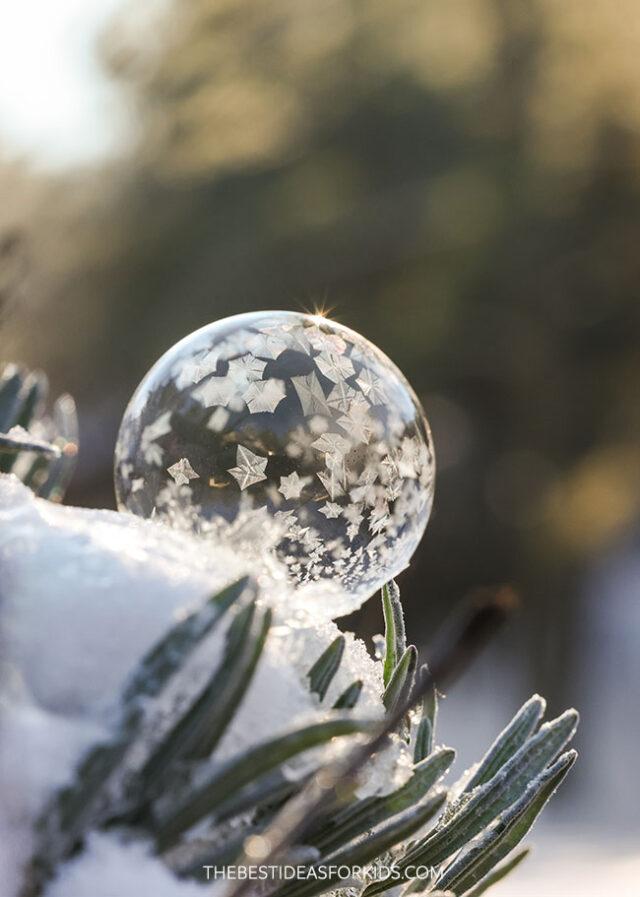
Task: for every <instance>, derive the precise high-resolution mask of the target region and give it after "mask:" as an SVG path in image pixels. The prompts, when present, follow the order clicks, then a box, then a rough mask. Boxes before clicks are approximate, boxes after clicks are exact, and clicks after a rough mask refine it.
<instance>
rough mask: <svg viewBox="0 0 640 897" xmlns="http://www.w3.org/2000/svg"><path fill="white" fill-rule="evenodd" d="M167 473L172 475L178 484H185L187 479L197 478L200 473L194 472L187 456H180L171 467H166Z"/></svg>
mask: <svg viewBox="0 0 640 897" xmlns="http://www.w3.org/2000/svg"><path fill="white" fill-rule="evenodd" d="M167 473H168V474H169V475H170V476H172V477H173V479H174V480H175V481H176V483H177V484H178V486H184V485H186V484H187V483H188V482H189V480H197V479H199V478H200V474H199V473H196V472H195V470H194V469H193V467H192V466H191V464H189V461H188V459H187V458H180V460H179V461H176V463H175V464H172V465H171V467H167Z"/></svg>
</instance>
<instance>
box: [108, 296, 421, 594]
mask: <svg viewBox="0 0 640 897" xmlns="http://www.w3.org/2000/svg"><path fill="white" fill-rule="evenodd" d="M433 479H434V457H433V448H432V444H431V437H430V434H429V428H428V425H427V422H426V420H425V418H424V414H423V412H422V409H421V407H420V403H419V401H418V399H417V398H416V396H415V394H414V393H413V391H412V390H411V387H410V386H409V384H408V383H407V381H406V380H405V378H404V377H403V376H402V374H401V373H400V371H399V370H398V369H397V368H396V367H395V365H394V364H393V363H392V362H391V361H390V360H389V359H388V358H387V357H386V356H385V355H384V354H383V353H382V352H381V351H380V350H379V349H377V348H376V347H375V346H374V345H373V344H372V343H370V342H368V341H367V340H366V339H364V337H362V336H360V335H359V334H357V333H354V332H353V331H351V330H348V329H347V328H345V327H342V326H340V325H338V324H336V323H334V322H331V321H328V320H325V319H323V318H321V317H318V316H311V315H302V314H297V313H293V312H262V313H254V314H249V315H239V316H236V317H233V318H227V319H225V320H223V321H218V322H216V323H214V324H211V325H209V326H207V327H204V328H202V330H199V331H196V332H195V333H193V334H191V335H190V336H188V337H186V338H185V339H184V340H182V341H181V342H179V343H178V344H177V345H176V346H174V347H173V348H172V349H170V350H169V351H168V352H167V353H166V354H165V355H164V356H163V357H162V358H161V359H160V360H159V361H158V363H157V364H156V365H155V366H154V367H153V368H152V369H151V371H150V372H149V373H148V374H147V376H146V377H145V378H144V380H143V381H142V383H141V384H140V387H139V388H138V390H137V392H136V394H135V395H134V397H133V399H132V400H131V403H130V405H129V407H128V409H127V411H126V413H125V416H124V419H123V422H122V426H121V429H120V434H119V438H118V444H117V448H116V491H117V496H118V502H119V506H120V507H121V508H123V509H124V508H126V509H128V510H129V511H132V512H133V513H134V514H137V515H140V516H142V517H150V516H152V515H153V516H155V517H160V518H164V519H165V520H167V521H169V522H170V523H171V524H172V525H175V526H179V527H182V528H187V529H192V530H195V531H197V532H198V533H199V534H200V535H201V536H203V537H205V538H207V537H210V538H213V539H214V540H217V541H219V540H220V539H221V538H224V537H225V536H224V533H225V529H226V528H228V525H229V524H232V525H235V526H236V529H237V530H239V529H241V528H251V527H252V526H253V528H254V532H255V535H256V538H257V539H258V543H260V544H259V545H258V549H259V550H263V551H264V550H265V548H266V547H267V546H268V547H272V548H273V549H274V550H275V553H276V555H277V557H278V558H279V560H280V562H281V563H282V564H283V565H284V567H285V568H286V570H287V572H288V575H289V576H290V578H291V579H292V580H293V581H295V582H299V583H303V584H306V583H312V582H316V581H321V580H326V581H337V582H339V584H340V589H341V590H342V591H343V592H344V593H345V594H348V595H350V596H351V599H350V602H346V601H343V604H344V605H345V607H344V610H343V611H342V612H346V611H347V610H351V609H353V608H355V607H357V606H358V605H359V604H360V603H361V602H362V600H363V599H364V598H366V597H368V595H370V594H371V593H372V592H373V591H374V590H375V589H376V588H377V587H379V586H380V585H382V583H384V582H385V581H387V580H388V579H389V578H391V577H392V576H394V575H395V574H397V573H398V572H399V571H400V570H402V569H403V568H404V567H405V566H406V565H407V564H408V562H409V559H410V557H411V555H412V553H413V551H414V550H415V548H416V546H417V544H418V542H419V541H420V538H421V537H422V534H423V532H424V528H425V526H426V523H427V520H428V518H429V513H430V510H431V502H432V497H433ZM260 511H264V512H266V516H264V515H263V517H262V518H261V519H262V523H263V524H264V526H263V529H262V530H261V529H260V527H255V525H254V524H255V520H254V515H255V513H256V512H260ZM267 524H268V525H267ZM255 548H256V546H254V549H255ZM347 604H348V605H349V606H347Z"/></svg>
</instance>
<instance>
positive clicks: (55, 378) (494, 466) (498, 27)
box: [0, 0, 640, 897]
mask: <svg viewBox="0 0 640 897" xmlns="http://www.w3.org/2000/svg"><path fill="white" fill-rule="evenodd" d="M639 300H640V10H639V9H638V6H637V4H636V2H635V0H618V2H617V3H614V4H612V3H610V2H608V0H586V2H585V0H582V2H577V0H564V2H563V3H558V2H554V0H446V2H442V0H394V2H390V0H271V2H269V3H265V2H264V0H189V2H187V0H138V2H135V3H134V2H133V0H92V2H91V3H90V4H87V3H86V2H83V0H48V2H47V0H22V2H21V3H20V4H12V5H11V6H7V7H6V8H5V9H3V26H2V30H1V31H0V325H1V331H0V333H1V336H0V339H1V346H0V349H1V352H0V355H1V357H2V358H3V359H5V360H13V361H22V362H25V363H26V364H28V365H30V366H33V367H39V368H43V369H44V370H45V371H46V372H47V373H48V375H49V377H50V379H51V381H52V387H53V388H54V389H55V390H56V391H57V392H60V391H69V392H71V393H72V394H73V395H74V396H75V397H76V399H77V401H78V405H79V415H80V426H81V451H80V462H79V467H78V470H77V473H76V476H75V478H74V481H73V484H72V487H71V489H70V491H69V493H68V496H67V500H68V501H69V502H72V503H76V504H83V505H90V506H101V507H112V506H113V501H114V499H113V487H112V477H111V459H112V453H113V446H114V442H115V436H116V431H117V427H118V424H119V419H120V417H121V415H122V412H123V410H124V407H125V404H126V402H127V400H128V398H129V396H130V395H131V393H132V392H133V390H134V388H135V386H136V385H137V383H138V382H139V380H140V379H141V377H142V376H143V374H144V373H145V372H146V370H147V369H148V368H149V367H150V366H151V364H152V363H153V362H154V361H155V359H156V358H157V357H158V356H159V355H160V354H161V353H162V352H163V351H164V350H165V349H166V348H168V347H169V346H170V345H172V344H173V343H174V342H176V341H177V340H178V339H179V338H180V337H182V336H183V335H185V334H186V333H188V332H190V331H191V330H193V329H195V328H197V327H199V326H201V325H203V324H205V323H208V322H209V321H212V320H215V319H217V318H221V317H224V316H226V315H229V314H233V313H237V312H243V311H250V310H254V309H263V308H285V309H294V310H316V309H326V310H327V311H328V312H329V313H330V315H331V316H333V317H334V318H336V319H337V320H339V321H341V322H342V323H344V324H347V325H348V326H350V327H353V328H355V329H356V330H359V331H361V332H362V333H363V334H364V335H365V336H367V337H368V338H369V339H371V340H373V341H374V342H375V343H377V344H378V345H379V346H380V347H381V348H382V349H383V350H384V351H385V352H386V353H387V354H388V355H390V356H391V357H392V358H393V359H394V360H395V361H396V363H397V364H398V365H399V366H400V367H401V368H402V369H403V371H404V372H405V374H406V375H407V377H408V378H409V380H410V381H411V382H412V384H413V385H414V387H415V388H416V390H417V392H418V393H419V395H420V396H421V398H422V401H423V404H424V406H425V409H426V411H427V415H428V417H429V420H430V422H431V425H432V428H433V433H434V439H435V444H436V451H437V457H438V464H439V470H438V477H437V488H436V504H435V511H434V514H433V517H432V520H431V523H430V524H429V527H428V530H427V534H426V536H425V539H424V541H423V544H422V546H421V548H420V550H419V552H418V554H417V555H416V557H415V560H414V563H413V564H412V567H411V569H410V570H408V571H407V572H405V573H404V574H402V577H401V579H400V584H401V586H402V589H403V595H404V598H405V603H406V607H407V617H408V627H409V630H410V632H411V634H412V635H413V638H414V639H416V640H417V641H418V643H419V644H422V645H426V644H428V642H429V639H430V637H431V635H432V633H433V631H434V630H435V628H436V627H437V626H438V625H439V624H440V622H441V621H442V619H443V618H444V617H446V614H447V613H448V611H449V610H450V608H451V607H452V606H453V604H454V603H455V602H456V601H457V600H458V599H460V598H464V597H467V596H469V595H473V594H474V592H475V590H477V589H479V588H482V587H486V586H491V587H493V586H501V585H503V584H509V586H510V587H511V588H513V589H514V590H515V591H516V592H517V594H518V595H519V597H520V599H521V608H520V611H519V613H518V614H517V616H516V617H515V618H514V619H513V621H512V622H511V623H510V624H509V625H508V627H507V628H506V629H505V630H504V631H503V633H502V634H501V635H500V636H499V637H498V638H497V639H496V641H495V642H494V644H493V645H492V647H491V648H490V649H489V650H488V651H487V652H486V653H485V654H484V656H483V657H482V658H481V659H480V660H479V661H477V662H476V663H475V664H474V666H473V667H472V668H471V669H470V670H469V671H468V672H467V673H466V674H465V675H464V676H463V677H462V679H461V680H460V681H459V683H458V684H457V685H456V686H455V687H454V688H453V689H452V699H451V700H450V701H445V702H444V704H443V708H442V713H441V724H442V727H441V736H442V738H443V739H445V740H447V741H449V742H453V743H455V744H456V745H457V744H459V743H461V744H462V752H461V759H460V764H459V769H462V768H464V765H465V764H467V763H470V762H471V761H472V760H473V759H474V758H476V757H477V756H478V754H480V753H481V752H482V751H483V750H484V749H485V748H486V746H487V745H488V744H489V742H490V741H491V740H492V738H493V736H494V734H495V732H496V731H497V729H499V728H500V727H501V726H502V725H503V724H505V723H506V722H507V720H508V718H509V717H510V715H511V713H512V712H513V711H515V710H516V708H517V707H518V706H519V704H520V703H521V702H522V701H523V700H524V699H525V698H526V697H528V695H529V694H530V693H531V692H532V691H534V690H536V691H539V692H541V693H542V694H544V695H546V696H547V697H548V699H549V704H550V711H551V712H552V713H556V712H559V711H560V710H562V709H563V708H564V707H565V706H567V705H568V704H574V705H576V706H577V707H578V708H579V709H580V710H581V712H582V715H583V722H582V727H581V730H580V733H579V737H578V747H579V749H580V751H581V754H582V757H581V761H580V763H579V764H578V766H577V768H576V771H575V774H574V775H572V777H571V778H570V781H569V782H568V783H567V784H566V785H565V786H564V788H563V792H562V793H561V795H559V797H558V799H557V800H556V802H555V804H554V805H552V806H551V807H550V808H549V810H548V812H547V814H546V819H545V820H544V821H543V822H542V823H541V825H540V826H539V827H538V828H537V830H536V833H535V834H534V838H533V840H534V841H536V842H538V843H539V844H540V846H541V850H540V851H539V855H537V856H536V857H535V858H534V859H530V860H528V861H527V864H526V866H527V868H526V869H525V868H523V870H522V871H520V873H519V874H518V875H516V877H515V878H514V879H513V881H509V882H507V883H505V884H503V885H501V886H499V888H497V889H496V894H497V895H499V894H500V893H501V894H503V895H507V894H512V895H514V897H525V895H526V897H543V895H544V897H555V895H560V894H563V895H572V894H576V895H577V894H579V895H580V897H590V895H592V894H593V895H595V894H596V893H597V894H598V895H600V894H601V893H602V891H601V890H600V888H601V886H602V884H603V882H604V883H605V884H606V885H607V887H606V891H607V892H608V893H613V891H614V890H615V892H616V894H617V895H627V894H628V895H631V894H632V893H633V894H635V893H637V891H636V890H635V889H634V883H635V887H637V882H638V880H640V811H639V809H638V808H639V807H640V776H638V774H637V766H636V758H637V756H638V753H639V751H640V719H639V714H638V703H639V702H638V694H639V692H640V650H639V649H640V351H639V350H640V301H639ZM350 622H352V623H353V624H354V625H355V626H356V627H357V629H358V630H359V631H360V632H361V633H362V634H364V635H371V634H373V633H374V632H376V631H378V630H379V629H380V627H381V620H380V614H379V608H378V606H377V604H376V603H375V602H372V603H371V607H367V608H365V609H364V610H363V611H362V612H360V613H359V614H358V615H357V617H356V619H355V620H353V621H350ZM559 835H560V837H558V836H559ZM614 884H615V886H616V887H615V889H614V887H613V885H614Z"/></svg>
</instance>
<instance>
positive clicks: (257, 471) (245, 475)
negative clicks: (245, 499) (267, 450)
mask: <svg viewBox="0 0 640 897" xmlns="http://www.w3.org/2000/svg"><path fill="white" fill-rule="evenodd" d="M268 460H269V459H268V458H264V457H262V455H256V454H255V452H252V451H251V450H250V449H248V448H246V447H245V446H244V445H239V446H238V451H237V454H236V464H237V465H238V466H237V467H231V468H229V470H228V473H230V474H231V476H232V477H235V479H236V480H237V481H238V485H239V486H240V488H241V489H247V488H248V487H249V486H253V484H254V483H259V482H260V480H266V479H267V476H266V474H265V472H264V469H265V467H266V466H267V461H268Z"/></svg>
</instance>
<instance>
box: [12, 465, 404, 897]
mask: <svg viewBox="0 0 640 897" xmlns="http://www.w3.org/2000/svg"><path fill="white" fill-rule="evenodd" d="M0 571H1V575H0V644H1V646H2V658H3V661H2V662H3V665H4V669H3V671H2V672H3V692H2V711H1V713H0V770H1V772H0V843H2V849H0V876H1V877H2V880H3V882H4V887H5V890H4V893H6V894H7V897H10V895H11V897H13V895H14V894H15V893H16V892H17V890H18V887H19V879H20V868H21V866H22V865H23V864H24V862H25V861H26V859H27V858H28V856H29V854H30V851H31V850H32V847H33V845H32V836H31V827H32V825H33V822H34V820H35V819H36V818H37V816H38V813H39V812H40V811H41V810H42V807H43V805H44V803H45V802H46V800H47V799H48V798H49V797H50V796H51V794H52V793H53V792H54V791H55V790H56V789H57V788H59V787H60V786H61V785H63V784H64V783H65V782H67V781H69V779H70V778H71V777H72V775H73V769H74V767H75V765H76V764H77V762H78V760H79V759H80V757H81V756H82V754H83V753H84V752H85V751H86V750H87V748H88V747H89V746H90V745H92V744H93V743H95V741H96V740H98V739H100V738H102V737H104V735H105V732H106V731H107V728H108V726H109V725H110V722H111V720H112V719H113V717H114V710H115V708H116V706H117V701H118V696H119V694H120V691H121V689H122V686H123V684H124V683H125V681H126V680H127V677H128V676H129V675H130V673H131V671H132V670H133V669H134V668H135V666H136V664H137V662H138V661H139V660H140V658H141V656H142V655H143V654H144V653H145V652H146V651H147V650H148V649H149V648H150V647H151V646H152V645H153V644H154V643H155V642H156V641H157V640H158V639H159V638H160V637H161V636H162V635H163V634H164V633H165V632H166V631H167V630H168V629H169V628H170V627H171V626H172V625H173V624H174V623H175V622H176V620H178V619H181V618H182V617H184V615H185V613H188V612H189V611H190V610H193V609H195V608H197V607H199V606H200V605H201V604H202V603H203V601H205V600H206V599H207V598H208V597H209V596H210V595H211V594H212V593H214V592H216V591H218V590H220V589H221V588H223V587H224V586H225V585H227V584H229V583H230V582H233V581H234V580H236V579H238V578H239V577H240V576H242V575H244V574H245V573H247V572H248V573H251V574H253V576H254V577H255V579H256V581H257V582H258V587H259V600H260V602H261V603H264V604H270V605H272V606H273V609H274V624H273V626H272V629H271V632H270V633H269V637H268V639H267V642H266V646H265V650H264V652H263V654H262V657H261V659H260V661H259V665H258V668H257V670H256V674H255V675H254V678H253V680H252V683H251V685H250V687H249V689H248V691H247V693H246V695H245V697H244V699H243V701H242V703H241V705H240V707H239V708H238V711H237V713H236V715H235V717H234V719H233V721H232V723H231V725H230V726H229V728H228V730H227V731H226V733H225V735H224V737H223V739H222V741H221V742H220V744H219V745H218V748H217V750H216V753H215V755H214V759H215V761H216V762H217V763H218V762H220V763H221V762H223V761H224V760H227V759H229V758H232V757H234V756H237V754H238V753H239V752H240V751H242V750H246V749H247V748H248V747H251V746H253V745H255V744H256V743H258V742H260V741H263V740H265V739H268V738H271V737H273V736H274V735H277V734H282V733H283V732H284V731H286V730H288V729H290V728H292V727H293V726H294V725H297V724H300V723H302V722H304V721H306V720H308V719H309V718H310V717H311V716H315V717H316V718H317V716H318V714H322V713H325V714H327V715H328V713H329V711H327V710H326V708H327V707H328V708H330V707H331V706H332V704H333V702H334V701H335V699H336V698H337V697H338V695H339V694H341V692H342V691H344V690H345V689H346V688H347V687H348V686H349V685H351V684H352V683H353V682H354V681H355V680H356V679H361V680H362V681H363V692H362V695H361V698H360V702H359V704H358V715H359V716H361V717H367V718H372V717H381V716H382V714H383V712H384V708H383V705H382V701H381V699H380V693H381V691H382V681H381V665H380V664H379V663H376V662H374V661H373V660H372V659H371V657H370V656H369V654H368V652H367V650H366V648H365V646H364V644H363V643H362V642H361V641H359V640H358V639H357V638H356V637H355V636H354V635H353V634H351V633H347V634H346V639H347V645H346V650H345V652H344V656H343V660H342V663H341V666H340V668H339V670H338V673H337V674H336V676H335V678H334V681H333V682H332V683H331V687H330V689H329V692H328V694H327V696H326V698H325V700H324V702H323V703H322V705H320V702H319V700H318V698H317V696H315V695H313V694H311V692H310V691H309V686H308V680H307V674H308V671H309V669H310V667H311V665H312V664H313V662H314V661H315V660H316V659H317V658H318V657H319V656H320V654H321V653H322V652H323V651H324V650H325V648H326V647H327V646H328V645H329V644H330V643H331V642H332V641H333V639H335V637H336V636H337V635H338V634H339V630H338V628H337V626H336V625H335V623H333V622H332V621H331V620H330V619H328V618H327V612H326V604H325V603H324V591H323V589H324V587H323V586H318V587H317V589H318V593H317V595H316V596H315V597H314V596H313V595H311V598H312V600H311V601H309V600H308V599H309V595H310V593H309V592H308V591H307V593H306V594H305V601H307V605H306V612H305V613H304V614H301V613H300V606H299V603H298V602H299V600H300V594H299V592H295V593H294V592H293V590H292V587H291V585H290V584H288V582H287V579H286V577H284V576H283V577H280V576H279V574H278V570H277V569H273V568H267V567H266V566H265V567H260V568H256V566H255V564H254V565H253V566H251V562H248V561H247V560H246V558H245V557H244V556H243V555H242V554H240V553H238V552H234V551H233V550H232V548H231V547H230V546H220V547H219V549H216V550H215V551H212V550H211V548H210V546H209V550H207V551H204V550H203V543H202V542H201V541H200V540H198V539H197V537H194V536H192V535H190V534H187V533H181V532H178V531H175V530H172V529H169V528H167V527H165V526H164V525H162V524H161V523H158V522H154V521H152V520H141V519H140V518H138V517H135V516H133V515H129V514H125V513H117V512H113V511H102V510H86V509H79V508H70V507H62V506H60V505H56V504H53V503H51V502H47V501H44V500H42V499H37V498H35V497H34V496H33V494H32V493H31V492H30V490H28V489H27V488H26V487H25V486H23V485H22V484H21V483H20V482H19V481H18V480H17V479H16V478H15V477H12V476H6V475H0ZM292 609H293V612H292ZM314 614H315V618H314ZM223 639H224V629H223V628H222V627H218V628H217V629H215V630H214V632H213V633H212V634H211V636H209V637H207V639H205V640H204V641H203V643H202V645H201V646H200V647H199V648H198V650H197V651H196V652H194V656H193V658H192V659H191V660H190V664H191V666H192V669H190V681H193V683H198V682H201V681H202V680H203V679H206V677H207V676H209V675H210V674H211V672H212V670H213V669H214V668H215V667H216V666H217V664H218V662H219V660H220V656H221V650H222V645H223ZM158 710H159V716H160V717H162V711H163V708H162V707H160V708H158ZM340 741H342V742H344V740H341V739H338V742H340ZM339 749H340V746H339V744H338V745H336V747H335V750H336V751H337V750H339ZM410 767H411V761H410V757H409V755H408V751H407V748H406V745H404V743H403V742H402V741H401V740H400V739H397V740H396V742H395V743H394V745H393V746H392V747H391V748H390V749H388V750H387V751H385V753H384V754H382V755H381V756H379V757H378V758H376V760H375V761H374V762H373V763H372V764H371V766H370V768H369V771H368V775H367V779H366V782H365V783H363V786H362V789H361V793H362V795H363V796H364V795H365V794H373V793H384V792H386V791H389V790H391V789H393V788H394V787H397V786H398V785H400V784H401V783H402V782H403V781H405V780H406V778H407V777H408V775H409V772H410ZM299 772H300V769H299V768H298V769H295V768H294V769H292V774H296V773H299ZM107 868H110V869H111V872H110V873H109V874H107V872H106V870H107ZM100 870H103V871H100ZM144 870H147V872H145V871H144ZM147 873H148V878H147ZM196 888H197V889H198V890H199V891H200V893H202V888H200V887H198V886H194V885H185V884H183V883H178V882H177V880H175V879H174V878H173V876H172V875H171V874H170V873H169V872H167V871H166V869H165V867H164V866H163V865H162V864H161V863H160V862H159V861H157V860H154V859H153V858H152V857H151V856H150V855H148V853H147V852H146V848H144V847H142V846H140V845H139V844H128V845H124V846H123V845H122V844H121V843H120V842H118V841H117V840H116V839H114V838H112V837H109V838H107V837H105V836H102V835H95V836H92V838H91V839H90V845H89V850H88V851H87V852H85V853H84V854H83V855H82V856H81V857H80V858H79V859H78V860H74V861H73V862H71V863H69V864H67V866H65V867H64V870H62V871H61V873H60V877H59V878H58V879H57V880H56V881H55V882H54V883H52V885H51V886H50V888H49V891H48V892H47V897H85V895H86V894H89V893H91V894H92V895H93V897H102V894H104V897H107V895H108V897H116V895H117V897H129V895H131V897H134V895H137V894H139V893H143V892H144V893H154V894H158V895H161V897H164V895H167V897H173V895H176V897H181V895H183V894H184V895H188V894H191V893H195V889H196Z"/></svg>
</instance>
